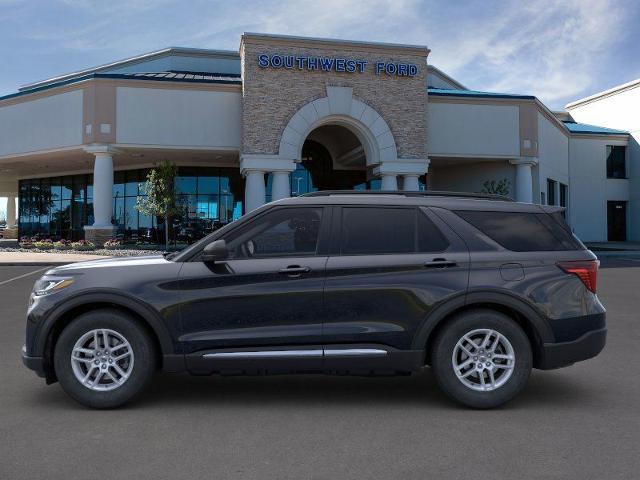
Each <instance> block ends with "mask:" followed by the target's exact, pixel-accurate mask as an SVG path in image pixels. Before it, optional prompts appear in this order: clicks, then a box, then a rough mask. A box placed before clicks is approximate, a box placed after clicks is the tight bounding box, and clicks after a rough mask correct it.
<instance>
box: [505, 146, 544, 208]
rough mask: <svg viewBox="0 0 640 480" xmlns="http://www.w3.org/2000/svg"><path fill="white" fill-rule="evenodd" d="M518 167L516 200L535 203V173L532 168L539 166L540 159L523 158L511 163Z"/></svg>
mask: <svg viewBox="0 0 640 480" xmlns="http://www.w3.org/2000/svg"><path fill="white" fill-rule="evenodd" d="M509 162H510V163H511V164H512V165H515V166H516V200H517V201H518V202H523V203H533V172H532V169H531V167H533V166H534V165H537V163H538V159H537V158H534V157H523V158H518V159H514V160H510V161H509Z"/></svg>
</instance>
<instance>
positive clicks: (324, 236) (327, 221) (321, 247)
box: [190, 204, 332, 262]
mask: <svg viewBox="0 0 640 480" xmlns="http://www.w3.org/2000/svg"><path fill="white" fill-rule="evenodd" d="M292 209H319V210H321V217H320V228H319V229H318V241H317V245H316V251H315V253H292V254H277V255H259V256H253V257H237V258H234V257H229V261H234V262H235V261H241V260H271V259H275V258H306V257H322V256H327V255H328V238H329V233H330V232H329V230H330V226H331V213H332V212H331V210H332V209H331V208H330V207H328V206H327V205H321V204H318V205H312V204H309V205H280V206H277V207H272V208H269V209H266V210H265V211H264V212H260V214H259V215H257V216H255V217H253V216H252V217H249V218H247V221H244V222H242V223H241V224H240V225H238V226H237V227H236V228H233V229H232V230H230V231H229V232H225V233H224V234H223V235H221V236H220V237H215V238H212V239H211V241H212V242H213V241H215V240H224V241H225V242H227V244H229V243H231V241H233V239H235V238H237V237H240V236H242V235H244V234H245V233H246V232H247V231H248V230H251V229H252V228H253V227H255V224H256V222H259V221H261V220H263V219H264V218H265V217H266V216H267V215H270V214H274V213H276V212H278V211H280V210H292ZM230 236H232V237H233V239H232V240H229V237H230ZM209 243H210V242H207V243H206V244H203V247H202V249H201V250H200V251H199V252H198V253H197V255H195V256H194V257H193V258H192V259H191V260H190V261H201V260H200V255H201V254H202V251H203V250H204V247H206V246H207V245H208V244H209Z"/></svg>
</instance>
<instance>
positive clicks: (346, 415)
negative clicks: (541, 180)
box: [0, 259, 640, 480]
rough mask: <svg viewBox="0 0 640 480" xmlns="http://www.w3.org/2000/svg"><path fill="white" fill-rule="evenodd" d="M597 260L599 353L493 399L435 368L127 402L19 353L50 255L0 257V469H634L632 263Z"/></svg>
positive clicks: (385, 474)
mask: <svg viewBox="0 0 640 480" xmlns="http://www.w3.org/2000/svg"><path fill="white" fill-rule="evenodd" d="M603 267H604V268H602V270H601V272H600V277H599V279H598V280H599V286H598V288H599V295H600V297H601V299H602V300H603V302H604V303H605V305H606V307H607V309H608V312H609V315H608V326H609V339H608V344H607V347H606V349H605V351H604V352H603V353H602V354H601V355H600V356H599V357H597V358H595V359H593V360H591V361H587V362H583V363H580V364H576V365H574V366H572V367H569V368H566V369H562V370H556V371H549V372H539V371H534V373H533V374H532V377H531V380H530V382H529V385H528V387H527V388H526V390H525V391H524V393H523V394H522V395H521V396H520V397H519V398H517V399H516V400H514V401H512V402H511V403H509V404H508V405H507V406H505V407H503V408H501V409H497V410H492V411H473V410H467V409H465V408H462V407H458V406H456V405H454V404H452V403H451V402H450V401H448V400H447V399H446V398H445V397H444V396H443V395H442V394H441V393H440V392H439V391H438V389H437V388H436V385H435V382H434V379H433V377H432V376H431V374H430V372H429V371H428V370H427V371H425V372H424V373H422V374H420V375H416V376H413V377H396V378H357V377H324V376H291V377H250V378H249V377H248V378H244V377H231V378H219V377H189V376H187V375H158V376H157V377H156V381H155V382H154V385H153V386H152V387H151V388H150V390H149V391H147V392H146V393H145V394H144V396H143V397H142V398H141V399H140V400H139V401H137V402H136V403H134V404H132V405H131V406H128V407H126V408H122V409H120V410H114V411H92V410H89V409H86V408H84V407H81V406H79V405H78V404H76V403H74V402H73V401H72V400H71V399H69V398H68V397H67V396H66V395H65V394H64V393H63V392H62V390H61V389H60V387H59V386H58V385H51V386H46V385H45V383H44V381H43V380H41V379H40V378H37V377H36V376H35V374H33V373H32V372H31V371H29V370H27V369H26V368H24V367H23V366H22V363H21V361H20V349H21V347H22V344H23V341H24V338H23V337H24V312H25V307H26V303H27V297H28V295H29V291H30V289H31V286H32V285H33V282H34V280H36V278H37V277H38V276H39V274H40V272H38V273H31V272H35V271H37V270H39V269H41V268H43V267H33V266H32V267H17V266H3V267H0V323H1V325H0V328H1V330H0V478H1V479H22V478H25V479H27V478H28V479H39V478H47V479H58V478H60V479H71V478H83V479H84V478H97V479H104V478H108V479H120V478H136V479H146V478H154V479H157V478H163V479H164V478H196V479H197V478H212V479H226V478H242V479H270V478H277V479H284V478H294V479H306V478H309V479H348V478H380V479H396V478H397V479H413V478H443V479H444V478H447V479H448V478H451V479H458V478H465V479H474V480H475V479H484V478H491V479H502V478H510V479H528V478H536V479H540V478H559V479H560V478H562V479H574V478H576V479H578V478H579V479H605V478H606V479H625V480H629V479H633V478H640V455H638V454H639V452H640V375H639V374H638V371H639V369H640V318H639V312H640V307H639V305H640V304H639V303H638V286H640V260H624V259H616V260H609V261H603ZM24 275H26V276H24ZM21 276H22V277H21ZM16 277H18V278H16ZM14 278H15V279H14ZM12 279H13V280H12Z"/></svg>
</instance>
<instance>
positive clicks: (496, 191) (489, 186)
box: [481, 178, 510, 196]
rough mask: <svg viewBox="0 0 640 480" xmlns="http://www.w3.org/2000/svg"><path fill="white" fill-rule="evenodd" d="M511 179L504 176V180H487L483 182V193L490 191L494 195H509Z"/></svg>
mask: <svg viewBox="0 0 640 480" xmlns="http://www.w3.org/2000/svg"><path fill="white" fill-rule="evenodd" d="M509 186H510V184H509V180H507V179H506V178H503V179H502V180H499V181H497V182H496V181H495V180H487V181H486V182H484V183H483V184H482V190H481V193H490V194H493V195H504V196H507V195H509Z"/></svg>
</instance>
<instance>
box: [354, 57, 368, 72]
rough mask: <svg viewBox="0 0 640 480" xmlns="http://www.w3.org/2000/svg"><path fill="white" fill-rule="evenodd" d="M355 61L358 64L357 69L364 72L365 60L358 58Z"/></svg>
mask: <svg viewBox="0 0 640 480" xmlns="http://www.w3.org/2000/svg"><path fill="white" fill-rule="evenodd" d="M356 63H357V64H358V70H360V73H364V69H365V67H366V66H367V62H365V61H364V60H358V61H357V62H356Z"/></svg>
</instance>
